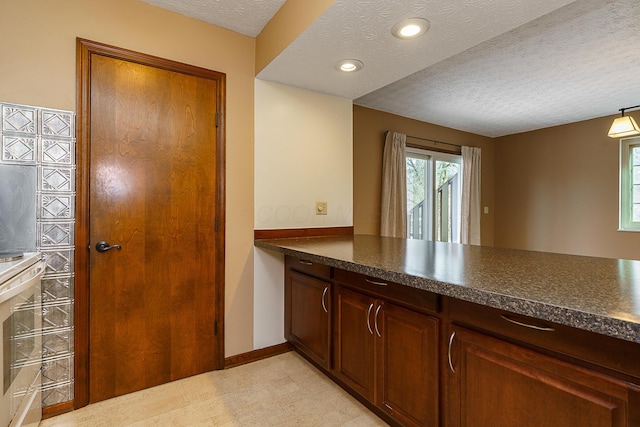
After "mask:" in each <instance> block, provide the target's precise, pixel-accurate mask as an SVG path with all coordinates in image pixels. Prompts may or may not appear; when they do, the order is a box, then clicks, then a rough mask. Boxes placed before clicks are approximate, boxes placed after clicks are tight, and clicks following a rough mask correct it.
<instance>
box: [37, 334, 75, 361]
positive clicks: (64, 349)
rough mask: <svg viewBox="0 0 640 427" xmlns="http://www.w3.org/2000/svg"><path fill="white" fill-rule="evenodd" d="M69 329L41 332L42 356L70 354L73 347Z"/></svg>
mask: <svg viewBox="0 0 640 427" xmlns="http://www.w3.org/2000/svg"><path fill="white" fill-rule="evenodd" d="M72 341H73V339H72V332H71V330H70V329H62V330H55V331H51V332H44V333H43V334H42V357H43V358H49V357H56V356H63V355H69V354H71V351H72V349H73V342H72Z"/></svg>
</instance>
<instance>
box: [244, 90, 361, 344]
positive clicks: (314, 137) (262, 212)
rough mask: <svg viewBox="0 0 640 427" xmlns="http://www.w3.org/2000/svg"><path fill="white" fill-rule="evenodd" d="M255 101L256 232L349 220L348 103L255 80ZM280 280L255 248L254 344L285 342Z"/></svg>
mask: <svg viewBox="0 0 640 427" xmlns="http://www.w3.org/2000/svg"><path fill="white" fill-rule="evenodd" d="M254 101H255V151H254V153H255V175H254V179H255V193H254V206H255V208H254V209H255V211H254V212H255V217H254V218H255V219H254V221H255V222H254V223H255V229H258V230H261V229H262V230H264V229H277V228H312V227H337V226H351V225H353V117H352V116H353V108H352V102H351V100H349V99H345V98H339V97H336V96H329V95H324V94H320V93H317V92H311V91H308V90H303V89H298V88H294V87H291V86H285V85H281V84H278V83H271V82H265V81H262V80H256V81H255V100H254ZM316 201H320V202H327V203H328V209H327V215H326V216H325V215H315V203H316ZM283 283H284V266H283V257H282V256H281V255H278V254H273V253H270V252H269V251H264V250H261V249H255V248H254V316H253V322H254V338H253V343H254V349H259V348H264V347H268V346H271V345H275V344H280V343H282V342H284V341H285V339H284V287H283Z"/></svg>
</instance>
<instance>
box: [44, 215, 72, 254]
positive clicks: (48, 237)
mask: <svg viewBox="0 0 640 427" xmlns="http://www.w3.org/2000/svg"><path fill="white" fill-rule="evenodd" d="M73 237H74V223H73V222H44V221H41V222H40V223H39V224H38V243H39V245H38V246H39V248H53V247H55V246H73V242H74V240H73Z"/></svg>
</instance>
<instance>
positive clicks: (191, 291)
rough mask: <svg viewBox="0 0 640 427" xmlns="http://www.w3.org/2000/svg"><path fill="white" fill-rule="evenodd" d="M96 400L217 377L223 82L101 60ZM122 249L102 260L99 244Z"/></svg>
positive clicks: (95, 198) (95, 139)
mask: <svg viewBox="0 0 640 427" xmlns="http://www.w3.org/2000/svg"><path fill="white" fill-rule="evenodd" d="M90 73H91V78H90V93H91V96H90V114H89V116H90V162H89V179H90V186H89V189H90V193H89V218H90V221H89V234H90V235H89V242H90V244H91V249H90V252H89V283H90V293H89V318H90V326H89V335H90V346H89V384H90V389H89V399H90V401H91V402H96V401H99V400H103V399H106V398H109V397H113V396H118V395H121V394H124V393H129V392H131V391H135V390H139V389H142V388H147V387H151V386H154V385H157V384H161V383H165V382H168V381H172V380H175V379H179V378H183V377H186V376H190V375H194V374H198V373H201V372H205V371H209V370H212V369H214V368H216V367H217V365H218V360H217V355H218V354H219V349H216V343H220V340H217V339H216V334H215V327H216V326H215V321H216V306H217V304H218V302H217V301H216V259H217V257H216V248H217V247H219V242H216V232H215V217H216V200H217V194H216V191H217V188H218V186H217V184H218V183H217V176H219V175H218V170H217V169H216V167H217V165H218V162H217V160H216V155H217V150H216V136H217V134H216V122H215V117H216V112H217V109H218V105H217V99H218V93H219V90H220V87H219V86H218V85H219V83H218V82H217V81H216V80H212V79H207V78H203V77H197V76H194V75H190V74H187V73H181V72H175V71H169V70H167V69H163V68H158V67H154V66H150V65H143V64H140V63H134V62H131V61H127V60H123V59H116V58H113V57H107V56H102V55H92V58H91V69H90ZM101 240H105V241H107V242H108V243H109V244H111V245H116V244H117V245H120V246H121V248H122V249H121V250H117V249H111V250H109V251H107V252H104V253H98V252H97V251H96V250H95V244H96V243H97V242H98V241H101Z"/></svg>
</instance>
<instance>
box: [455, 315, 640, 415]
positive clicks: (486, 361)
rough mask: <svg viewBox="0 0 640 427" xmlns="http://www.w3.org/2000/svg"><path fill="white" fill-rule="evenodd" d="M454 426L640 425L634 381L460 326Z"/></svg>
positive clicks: (456, 366)
mask: <svg viewBox="0 0 640 427" xmlns="http://www.w3.org/2000/svg"><path fill="white" fill-rule="evenodd" d="M452 332H455V333H456V334H455V336H454V340H453V355H452V359H451V360H452V367H453V369H455V373H453V372H452V371H451V370H450V371H449V372H448V377H449V385H450V387H449V389H450V391H451V393H452V395H451V396H449V397H450V399H448V402H449V405H450V406H449V410H448V413H449V420H448V423H447V425H449V426H469V427H471V426H473V427H475V426H491V427H512V426H519V427H556V426H589V427H623V426H632V425H637V422H638V419H639V418H638V415H639V412H640V408H638V405H637V402H638V396H639V394H638V389H637V388H635V387H634V386H631V385H630V384H627V383H624V382H622V381H619V380H616V379H614V378H611V377H607V376H605V375H602V374H599V373H597V372H594V371H591V370H587V369H583V368H580V367H577V366H575V365H571V364H569V363H565V362H563V361H560V360H558V359H555V358H552V357H549V356H546V355H543V354H540V353H537V352H534V351H531V350H528V349H525V348H523V347H520V346H517V345H513V344H510V343H507V342H505V341H501V340H498V339H495V338H491V337H489V336H486V335H483V334H479V333H476V332H471V331H469V330H466V329H463V328H459V327H455V328H453V329H452Z"/></svg>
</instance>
